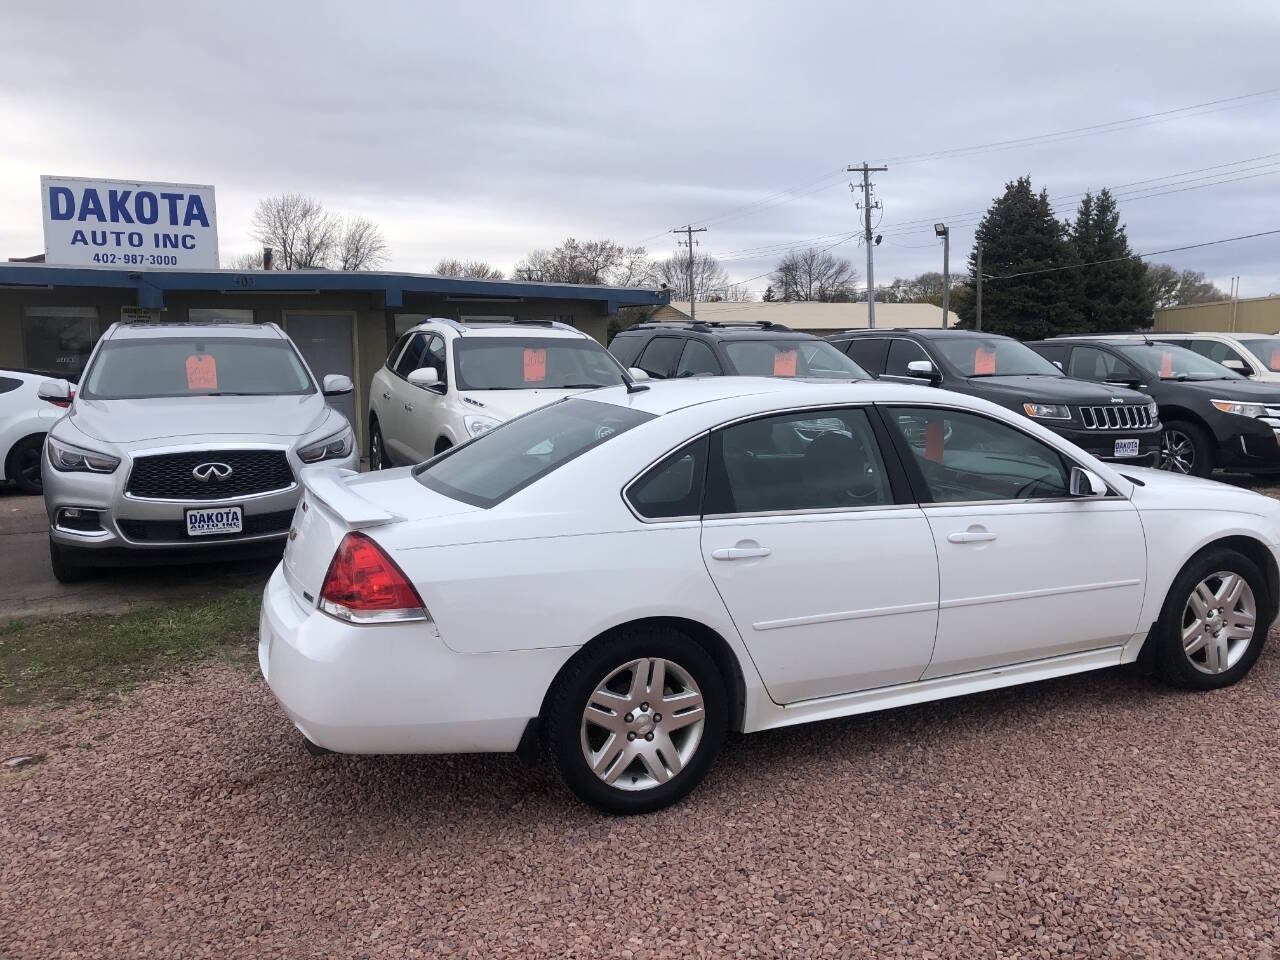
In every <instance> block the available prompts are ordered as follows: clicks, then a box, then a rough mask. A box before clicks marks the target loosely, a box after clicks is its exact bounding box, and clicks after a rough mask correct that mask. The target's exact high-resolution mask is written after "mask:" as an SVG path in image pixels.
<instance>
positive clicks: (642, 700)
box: [581, 657, 706, 790]
mask: <svg viewBox="0 0 1280 960" xmlns="http://www.w3.org/2000/svg"><path fill="white" fill-rule="evenodd" d="M705 725H706V712H705V708H704V704H703V698H702V691H701V690H700V689H698V684H697V683H696V682H695V681H694V679H693V677H692V675H691V674H690V673H689V671H687V670H686V669H684V668H683V667H682V666H680V665H679V664H678V663H676V662H674V661H672V660H667V659H664V658H662V657H644V658H641V659H638V660H632V661H630V662H629V663H625V664H623V665H622V666H620V667H618V668H617V669H616V670H613V671H612V672H611V673H609V674H608V675H607V676H606V677H605V678H604V679H603V680H602V681H601V682H600V683H599V684H598V685H597V686H596V689H595V691H594V692H593V693H592V694H591V696H590V697H589V698H588V699H587V706H586V709H584V710H583V711H582V727H581V741H582V755H583V757H584V758H585V759H586V761H587V766H588V767H589V768H590V769H591V771H592V772H593V773H594V774H595V775H596V776H597V777H598V778H599V779H600V780H602V781H604V782H605V783H607V784H609V785H610V786H613V787H616V788H618V789H620V790H648V789H650V788H652V787H656V786H658V785H659V784H663V783H667V782H668V781H669V780H671V778H672V777H674V776H676V775H677V774H678V773H680V771H681V770H683V769H684V768H685V766H686V765H687V764H688V763H689V761H690V760H692V759H693V757H694V754H696V753H697V751H698V746H699V744H700V743H701V742H702V732H703V728H704V727H705Z"/></svg>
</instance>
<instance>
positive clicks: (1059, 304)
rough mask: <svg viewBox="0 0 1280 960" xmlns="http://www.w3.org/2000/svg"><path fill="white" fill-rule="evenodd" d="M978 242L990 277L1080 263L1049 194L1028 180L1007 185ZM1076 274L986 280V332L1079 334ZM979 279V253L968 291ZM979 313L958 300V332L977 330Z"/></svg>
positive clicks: (971, 303)
mask: <svg viewBox="0 0 1280 960" xmlns="http://www.w3.org/2000/svg"><path fill="white" fill-rule="evenodd" d="M974 239H975V241H976V242H977V243H981V244H982V272H983V273H984V274H985V275H986V276H987V277H992V278H998V277H1005V276H1009V275H1010V274H1018V273H1028V272H1034V271H1043V270H1050V269H1053V268H1061V267H1070V266H1072V265H1074V264H1075V263H1077V262H1078V261H1077V260H1076V258H1075V251H1074V249H1073V248H1072V246H1071V244H1070V243H1069V242H1068V241H1067V233H1066V227H1065V226H1064V225H1063V224H1062V223H1061V222H1060V221H1059V220H1058V219H1057V217H1055V216H1054V215H1053V208H1052V207H1050V206H1049V194H1048V193H1047V192H1046V191H1044V190H1041V191H1040V192H1039V193H1038V194H1037V193H1034V192H1032V189H1031V178H1030V177H1029V176H1026V177H1019V178H1018V179H1017V180H1015V181H1013V182H1012V183H1008V184H1006V185H1005V191H1004V195H1003V196H1002V197H999V198H998V199H997V200H996V201H995V202H994V203H992V204H991V208H990V209H989V210H987V215H986V216H985V217H983V218H982V222H981V223H980V224H979V225H978V229H977V232H976V233H975V235H974ZM1076 273H1077V271H1075V270H1062V269H1056V270H1053V272H1052V273H1033V275H1031V276H1026V277H1015V278H1012V279H1008V280H1001V279H988V280H985V281H984V282H983V285H982V329H983V330H989V331H991V332H992V333H1003V334H1007V335H1008V336H1011V337H1017V338H1019V339H1021V340H1034V339H1039V338H1041V337H1049V336H1053V335H1054V334H1056V333H1076V332H1079V331H1080V330H1081V329H1082V327H1081V320H1080V313H1079V309H1078V302H1079V298H1078V297H1077V295H1076V285H1077V279H1078V278H1077V277H1076ZM977 276H978V274H977V255H976V250H975V252H974V253H971V254H970V255H969V279H968V281H967V282H966V283H965V287H966V288H967V290H969V291H973V290H975V288H976V287H977ZM975 308H976V304H975V299H974V298H973V297H971V296H969V295H965V296H963V297H957V298H955V309H956V313H957V315H958V316H959V317H960V323H959V324H958V325H959V326H961V327H968V328H970V329H972V328H973V326H974V317H975V313H976V309H975Z"/></svg>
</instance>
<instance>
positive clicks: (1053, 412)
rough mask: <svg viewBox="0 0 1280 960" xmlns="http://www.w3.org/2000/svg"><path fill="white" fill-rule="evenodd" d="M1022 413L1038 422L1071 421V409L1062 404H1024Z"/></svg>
mask: <svg viewBox="0 0 1280 960" xmlns="http://www.w3.org/2000/svg"><path fill="white" fill-rule="evenodd" d="M1022 412H1023V413H1025V414H1026V415H1027V416H1028V417H1035V418H1036V419H1037V420H1070V419H1071V408H1070V407H1067V406H1064V405H1062V404H1060V403H1024V404H1023V405H1022Z"/></svg>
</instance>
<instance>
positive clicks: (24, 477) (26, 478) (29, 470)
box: [17, 446, 42, 490]
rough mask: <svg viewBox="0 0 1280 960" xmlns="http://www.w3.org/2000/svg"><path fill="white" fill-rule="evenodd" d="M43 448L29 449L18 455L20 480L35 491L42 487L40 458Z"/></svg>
mask: <svg viewBox="0 0 1280 960" xmlns="http://www.w3.org/2000/svg"><path fill="white" fill-rule="evenodd" d="M41 451H42V448H41V447H38V446H36V447H27V448H26V449H24V450H22V451H21V452H20V453H19V454H18V463H17V468H18V469H17V474H18V479H19V480H21V481H22V482H23V483H24V484H25V485H27V486H29V487H30V488H31V489H33V490H39V489H40V488H41V486H40V458H41V456H42V453H41Z"/></svg>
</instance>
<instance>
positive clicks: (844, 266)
mask: <svg viewBox="0 0 1280 960" xmlns="http://www.w3.org/2000/svg"><path fill="white" fill-rule="evenodd" d="M771 280H772V284H773V287H774V289H775V294H776V292H777V291H778V290H781V291H782V296H781V297H779V299H781V300H817V301H821V302H824V303H848V302H850V301H852V300H853V299H854V285H855V284H856V283H857V282H858V271H857V270H855V269H854V267H853V264H851V263H850V262H849V261H848V260H845V259H844V258H843V257H833V256H832V255H831V254H830V253H828V252H827V251H825V250H823V249H821V248H819V247H809V248H808V249H807V250H798V251H793V252H791V253H789V254H787V255H786V256H785V257H783V258H782V259H781V260H779V261H778V265H777V266H776V267H774V271H773V277H772V278H771Z"/></svg>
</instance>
